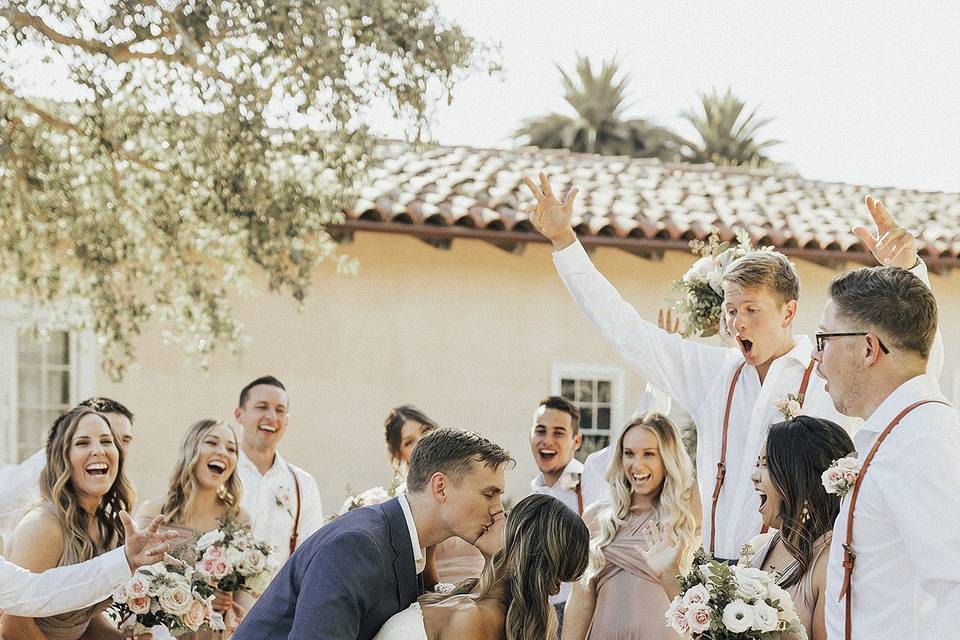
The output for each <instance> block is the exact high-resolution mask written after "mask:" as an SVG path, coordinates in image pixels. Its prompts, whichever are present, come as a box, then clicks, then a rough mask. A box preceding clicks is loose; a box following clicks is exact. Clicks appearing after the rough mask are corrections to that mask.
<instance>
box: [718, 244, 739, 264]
mask: <svg viewBox="0 0 960 640" xmlns="http://www.w3.org/2000/svg"><path fill="white" fill-rule="evenodd" d="M736 258H737V250H736V249H734V248H733V247H731V248H729V249H726V250H725V251H722V252H721V253H720V255H718V256H717V257H716V262H717V264H718V265H719V266H720V268H721V269H726V268H727V266H728V265H729V264H730V263H731V262H733V261H734V260H736Z"/></svg>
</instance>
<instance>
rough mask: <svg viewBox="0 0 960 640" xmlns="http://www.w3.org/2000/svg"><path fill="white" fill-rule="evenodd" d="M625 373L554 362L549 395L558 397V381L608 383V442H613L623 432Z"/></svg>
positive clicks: (600, 366) (619, 369)
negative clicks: (571, 380) (592, 380)
mask: <svg viewBox="0 0 960 640" xmlns="http://www.w3.org/2000/svg"><path fill="white" fill-rule="evenodd" d="M626 377H627V376H626V372H625V371H624V369H623V367H618V366H616V365H609V364H585V363H573V362H556V363H554V364H553V367H552V369H551V371H550V395H553V396H559V395H560V381H561V380H562V379H563V378H568V379H570V378H572V379H574V380H583V379H596V380H606V381H609V382H610V442H611V443H612V442H615V441H616V439H617V437H618V436H619V435H620V432H621V431H622V430H623V426H624V423H623V420H624V418H623V415H624V413H623V404H624V391H625V389H626Z"/></svg>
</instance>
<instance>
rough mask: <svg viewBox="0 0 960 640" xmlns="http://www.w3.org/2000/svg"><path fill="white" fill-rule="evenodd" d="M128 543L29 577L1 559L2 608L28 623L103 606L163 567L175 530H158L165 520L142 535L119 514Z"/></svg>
mask: <svg viewBox="0 0 960 640" xmlns="http://www.w3.org/2000/svg"><path fill="white" fill-rule="evenodd" d="M120 519H121V520H122V521H123V528H124V531H125V532H126V544H125V545H124V546H122V547H119V548H117V549H114V550H113V551H109V552H107V553H104V554H102V555H100V556H97V557H96V558H93V559H92V560H87V561H86V562H81V563H80V564H73V565H68V566H65V567H57V568H55V569H50V570H48V571H44V572H43V573H31V572H30V571H27V570H26V569H23V568H21V567H18V566H17V565H15V564H13V563H12V562H8V561H6V560H4V559H3V557H2V556H0V609H2V610H3V611H4V612H5V613H9V614H11V615H15V616H22V617H29V618H44V617H48V616H54V615H58V614H61V613H66V612H68V611H76V610H77V609H83V608H85V607H89V606H91V605H94V604H96V603H97V602H101V601H102V600H105V599H107V598H108V597H110V594H111V593H112V592H113V590H114V589H116V588H117V587H118V586H120V585H121V584H122V583H123V582H125V581H126V580H127V579H129V578H130V576H132V575H133V572H134V571H136V570H137V569H138V568H140V567H142V566H145V565H148V564H153V563H156V562H159V561H160V560H162V559H163V554H165V553H166V552H167V551H169V550H170V545H169V544H168V541H169V540H172V539H173V538H176V537H177V533H176V532H175V531H160V525H161V524H163V520H164V518H163V516H157V517H156V518H155V519H154V520H153V522H151V523H150V526H149V527H147V528H146V529H144V530H142V531H138V530H137V528H136V527H135V526H134V524H133V520H131V519H130V515H129V514H127V513H126V512H125V511H121V512H120Z"/></svg>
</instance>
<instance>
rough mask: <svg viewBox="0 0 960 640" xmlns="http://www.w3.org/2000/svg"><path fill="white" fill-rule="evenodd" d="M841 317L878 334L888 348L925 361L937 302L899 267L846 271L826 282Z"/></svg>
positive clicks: (927, 288) (928, 352)
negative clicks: (887, 343) (901, 350)
mask: <svg viewBox="0 0 960 640" xmlns="http://www.w3.org/2000/svg"><path fill="white" fill-rule="evenodd" d="M830 298H831V299H832V300H833V303H834V304H835V305H836V306H837V310H838V311H839V313H840V315H842V316H843V317H845V318H847V319H849V320H853V321H854V322H856V323H857V324H859V325H860V326H861V327H862V328H864V329H867V330H874V331H878V332H879V333H881V334H882V336H881V337H882V338H886V339H887V340H889V342H891V343H892V346H894V347H898V348H900V349H903V350H905V351H912V352H914V353H916V354H919V355H920V356H922V357H924V358H926V357H928V356H929V355H930V347H931V346H932V345H933V338H934V335H936V332H937V300H936V298H934V297H933V292H932V291H930V288H929V287H927V285H925V284H924V283H923V281H922V280H921V279H920V278H918V277H917V276H915V275H913V274H912V273H910V272H909V271H907V270H906V269H901V268H900V267H867V268H863V269H856V270H854V271H848V272H847V273H844V274H843V275H840V276H837V277H836V278H834V279H833V280H832V281H831V282H830Z"/></svg>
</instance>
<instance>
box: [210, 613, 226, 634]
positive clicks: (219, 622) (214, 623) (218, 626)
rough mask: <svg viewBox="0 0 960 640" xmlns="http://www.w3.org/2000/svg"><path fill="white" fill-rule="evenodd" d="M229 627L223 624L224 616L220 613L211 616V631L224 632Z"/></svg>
mask: <svg viewBox="0 0 960 640" xmlns="http://www.w3.org/2000/svg"><path fill="white" fill-rule="evenodd" d="M226 628H227V625H225V624H224V622H223V616H222V615H220V614H219V613H216V612H214V613H213V614H212V615H211V616H210V630H211V631H224V630H226Z"/></svg>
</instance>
